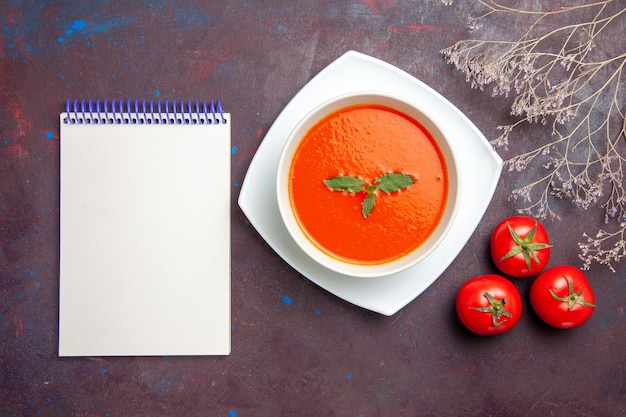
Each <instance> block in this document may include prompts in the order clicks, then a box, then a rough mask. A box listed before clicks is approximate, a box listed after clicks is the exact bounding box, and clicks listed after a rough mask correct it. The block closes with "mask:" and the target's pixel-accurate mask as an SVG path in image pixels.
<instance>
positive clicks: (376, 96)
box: [276, 90, 461, 278]
mask: <svg viewBox="0 0 626 417" xmlns="http://www.w3.org/2000/svg"><path fill="white" fill-rule="evenodd" d="M368 97H369V99H368ZM372 98H373V99H372ZM358 104H365V105H367V104H373V105H381V106H384V107H389V108H392V109H394V110H396V111H399V112H401V113H402V114H404V115H406V116H408V117H410V118H411V119H412V120H415V121H416V122H418V123H419V124H420V125H421V126H423V127H424V128H425V129H426V130H427V131H428V132H429V133H430V135H431V136H432V138H433V139H434V140H435V142H436V144H437V146H438V147H439V150H440V152H441V153H442V154H443V155H444V161H445V163H446V170H447V173H448V175H447V176H448V196H447V201H446V208H445V210H444V213H443V216H442V219H441V220H440V222H439V225H438V226H437V228H436V229H435V231H433V233H431V235H430V236H429V237H428V238H427V239H426V240H425V241H424V243H423V244H422V245H420V246H418V247H417V248H416V249H414V250H413V251H411V252H409V253H408V254H406V255H404V256H402V257H400V258H398V259H394V260H392V261H389V262H383V263H377V264H358V263H352V262H348V261H343V260H340V259H338V258H336V257H333V256H332V255H331V254H329V253H327V252H326V251H324V250H323V249H322V248H319V247H318V246H317V245H316V244H315V243H313V242H312V241H311V239H310V238H309V237H308V236H307V235H306V232H305V231H304V230H302V227H301V226H300V224H299V222H298V220H297V218H296V214H295V212H294V210H293V207H292V205H291V202H290V198H289V181H288V178H289V172H290V169H291V157H292V155H293V154H294V152H295V150H296V149H297V148H298V145H299V142H300V138H301V137H302V136H303V135H304V133H305V132H307V131H308V130H309V129H310V128H311V127H313V126H314V125H315V124H316V123H317V122H318V121H319V120H321V119H322V118H323V117H325V116H326V115H328V114H330V113H332V112H335V111H337V110H339V109H342V108H345V107H349V106H351V105H358ZM407 110H409V111H407ZM416 115H418V116H419V117H415V116H416ZM442 148H443V149H442ZM458 166H459V165H458V160H457V156H456V155H455V151H454V147H453V146H452V145H451V144H450V142H449V139H448V137H447V136H446V135H445V127H443V126H440V125H439V124H437V123H436V122H434V121H433V120H432V118H431V117H430V116H429V115H428V111H427V110H426V109H422V108H419V107H417V106H415V105H414V104H412V103H411V102H408V101H407V100H406V99H404V98H403V97H402V96H399V95H395V94H390V93H387V92H382V91H375V90H362V91H353V92H350V93H346V94H340V95H337V96H334V97H332V98H330V99H328V100H325V101H324V102H322V103H320V104H319V105H317V106H315V107H314V108H313V109H311V110H310V111H309V112H307V113H306V114H305V115H304V116H303V117H302V119H301V120H300V121H298V123H297V124H296V125H295V127H294V128H293V129H292V130H291V132H290V133H289V136H288V138H287V140H286V142H285V144H284V146H283V148H282V150H281V154H280V158H279V161H278V169H277V175H276V199H277V202H278V208H279V212H280V217H281V219H282V223H283V226H284V227H285V228H286V229H287V231H288V233H289V235H290V236H291V238H292V239H293V240H294V241H295V243H296V244H297V245H298V247H299V248H300V249H301V250H302V251H303V252H304V253H305V254H306V255H307V256H308V257H309V258H311V259H312V260H313V261H315V262H317V263H318V264H319V265H321V266H322V267H325V268H327V269H330V270H332V271H334V272H336V273H339V274H343V275H347V276H352V277H357V278H378V277H384V276H388V275H393V274H396V273H398V272H401V271H403V270H405V269H408V268H410V267H412V266H414V265H415V264H417V263H418V262H420V261H421V260H423V259H424V258H426V257H427V256H428V255H429V254H430V253H432V252H433V251H434V250H435V248H437V246H439V244H440V243H441V242H442V241H443V240H444V238H445V237H446V235H447V234H448V233H449V231H450V229H451V227H452V225H453V223H454V219H455V217H456V214H457V212H458V208H459V203H460V200H461V175H460V173H459V170H458ZM444 218H445V223H444ZM435 235H436V236H435ZM426 244H428V245H429V246H426ZM420 248H422V252H421V253H420V254H418V255H416V252H418V251H420Z"/></svg>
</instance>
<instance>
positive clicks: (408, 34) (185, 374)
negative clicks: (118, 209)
mask: <svg viewBox="0 0 626 417" xmlns="http://www.w3.org/2000/svg"><path fill="white" fill-rule="evenodd" d="M518 3H519V2H518ZM523 3H524V4H523V5H529V6H530V7H534V8H537V9H538V8H541V7H543V8H544V9H546V8H548V9H549V8H555V7H558V6H559V5H560V4H561V3H560V2H549V1H542V2H539V1H536V2H523ZM479 9H480V6H479V5H477V4H476V3H475V2H473V1H458V2H457V3H455V4H453V5H451V6H445V5H443V4H442V3H441V2H440V1H435V0H425V1H408V0H397V1H396V0H350V1H345V2H337V1H331V0H321V1H316V2H304V1H291V0H283V1H272V2H270V1H253V0H251V1H248V2H246V1H243V0H242V1H223V2H218V1H211V2H205V1H181V2H166V1H161V0H154V1H151V2H150V1H117V2H116V1H93V2H89V3H87V2H78V1H57V2H38V1H21V2H20V1H4V2H2V3H0V22H1V23H2V31H1V32H0V97H1V101H0V104H1V105H0V243H1V247H0V329H1V332H2V333H1V334H2V338H1V340H0V415H2V416H39V415H41V416H76V417H79V416H85V417H86V416H100V417H104V416H109V417H113V416H224V417H244V416H353V417H358V416H363V417H371V416H621V415H626V331H625V324H626V317H625V316H624V305H625V303H626V302H625V299H626V277H625V274H626V269H625V265H624V264H623V263H620V264H617V266H616V272H615V273H613V272H611V271H609V270H608V269H607V268H605V267H601V266H595V265H594V266H593V267H592V269H591V270H590V271H589V272H588V277H589V279H590V281H591V283H592V286H593V288H594V290H595V293H596V299H597V301H598V307H597V309H596V311H595V313H594V315H593V316H592V317H591V319H590V321H589V322H587V323H586V324H585V325H584V326H582V327H580V328H577V329H574V330H569V331H558V330H556V329H552V328H549V327H548V326H546V325H544V324H542V323H541V322H540V321H539V319H538V318H537V317H536V316H535V315H534V314H533V313H532V312H531V310H530V308H528V307H529V306H528V298H527V292H528V288H529V285H530V282H531V280H530V279H529V280H516V281H515V284H516V285H517V286H518V288H519V289H520V290H521V292H522V295H523V298H524V302H525V307H526V311H525V314H524V316H523V317H522V320H521V321H520V323H519V324H518V326H517V327H516V328H515V329H514V330H512V331H511V332H509V333H507V334H505V335H501V336H498V337H493V338H481V337H477V336H473V335H471V334H470V333H468V332H467V331H466V330H464V329H463V328H462V326H461V325H460V324H459V322H458V320H457V318H456V315H455V312H454V307H453V302H454V297H455V294H456V291H457V289H458V288H459V286H460V285H461V284H462V283H463V282H464V281H465V280H467V279H469V278H470V277H472V276H474V275H479V274H483V273H490V272H496V270H495V267H494V265H493V263H492V261H491V260H490V257H489V252H488V250H489V248H488V238H489V235H490V233H491V230H492V229H493V227H494V226H495V225H496V224H497V223H498V222H499V220H501V219H502V218H504V217H506V216H509V215H512V214H515V212H516V209H518V208H519V207H521V206H520V204H521V203H520V202H515V201H510V200H509V199H508V196H509V194H510V192H511V190H512V189H513V188H515V187H516V186H519V185H521V184H522V183H523V181H524V178H523V176H521V175H517V174H509V173H508V172H506V171H503V175H502V177H501V180H500V183H499V186H498V188H497V190H496V192H495V195H494V197H493V200H492V202H491V204H490V206H489V208H488V210H487V213H486V215H485V216H484V218H483V219H482V221H481V222H480V224H479V226H478V228H477V229H476V231H475V232H474V234H473V235H472V238H471V239H470V241H469V242H468V243H467V245H466V247H465V248H464V249H463V251H462V252H461V253H460V255H459V257H458V258H457V259H456V260H455V261H454V262H453V263H452V264H451V265H450V267H449V268H448V269H447V270H446V271H445V273H444V274H443V275H442V276H441V277H440V278H439V279H438V280H437V281H436V282H435V283H434V284H433V285H432V286H431V287H430V288H429V289H428V290H426V291H425V292H424V293H423V294H422V295H420V296H419V297H418V298H417V299H415V300H414V301H413V302H412V303H410V304H409V305H407V306H406V307H405V308H403V309H402V310H401V311H400V312H398V313H397V314H395V315H394V316H392V317H385V316H381V315H378V314H376V313H372V312H369V311H366V310H363V309H360V308H359V307H355V306H353V305H350V304H348V303H346V302H344V301H342V300H341V299H339V298H337V297H335V296H333V295H331V294H329V293H327V292H325V291H324V290H322V289H320V288H318V287H317V286H316V285H314V284H312V283H310V282H309V281H308V280H307V279H306V278H304V277H302V276H301V275H299V274H298V273H296V272H295V271H294V270H293V269H291V267H289V266H288V265H287V264H286V263H285V262H284V261H282V260H281V259H280V258H279V257H278V256H277V255H276V254H275V253H274V252H273V251H272V249H271V248H270V247H269V246H268V245H267V244H266V243H265V242H264V241H263V240H262V239H261V238H260V236H259V235H258V234H257V232H256V231H255V230H254V228H253V227H251V225H250V224H249V223H248V222H247V220H246V218H245V217H244V216H243V214H242V213H241V210H240V209H239V207H238V206H237V203H236V202H237V198H238V195H239V187H240V185H241V183H242V181H243V179H244V176H245V173H246V170H247V168H248V165H249V163H250V161H251V159H252V157H253V155H254V153H255V151H256V149H257V148H258V146H259V144H260V143H261V141H262V139H263V136H264V135H265V133H266V132H267V131H268V129H269V127H270V126H271V124H272V122H273V121H274V119H275V118H276V117H277V116H278V114H279V113H280V111H281V110H282V108H283V107H284V106H285V105H286V104H287V103H288V102H289V100H290V99H291V98H292V97H293V95H294V94H295V93H296V92H297V91H298V90H299V89H300V88H301V87H302V86H303V85H304V84H305V83H306V82H307V81H308V80H309V79H311V77H313V76H314V75H315V74H316V73H318V72H319V71H320V70H321V69H322V68H324V67H325V66H326V65H328V64H329V63H331V62H332V61H333V60H335V59H336V58H337V57H339V56H340V55H342V54H343V53H344V52H346V51H347V50H350V49H353V50H357V51H359V52H363V53H366V54H369V55H372V56H374V57H376V58H380V59H383V60H385V61H387V62H389V63H391V64H393V65H396V66H397V67H399V68H401V69H403V70H405V71H407V72H409V73H410V74H412V75H414V76H415V77H417V78H419V79H421V80H422V81H424V82H426V83H427V84H429V85H430V86H432V87H433V88H434V89H435V90H437V91H439V92H440V93H441V94H443V95H444V96H445V97H447V98H448V99H449V100H450V101H451V102H453V103H454V104H455V105H456V106H458V107H459V108H460V109H461V110H462V111H463V112H464V113H465V114H466V115H467V116H468V117H469V118H470V119H471V120H472V121H473V122H474V123H475V124H476V125H477V126H478V127H479V128H480V129H481V130H482V131H483V132H484V133H485V135H486V136H487V137H488V138H490V139H493V138H494V137H495V136H497V135H498V134H499V133H498V131H497V130H496V126H497V125H498V124H502V123H508V122H510V121H511V119H510V118H509V116H508V113H509V110H508V108H507V104H508V101H507V100H506V99H504V98H498V99H491V98H490V95H489V94H488V93H487V92H484V93H481V92H479V91H475V90H471V89H470V88H469V85H467V84H466V83H465V76H464V75H463V74H461V73H460V72H458V71H456V70H454V69H453V68H452V67H451V66H449V65H447V64H446V63H445V62H444V60H443V58H442V56H441V55H440V53H439V51H440V50H441V49H442V48H444V47H447V46H450V45H452V44H453V43H454V42H456V41H457V40H460V39H465V38H468V37H470V36H474V35H473V34H472V33H470V32H469V31H468V29H467V27H466V23H467V17H468V15H470V14H474V15H475V14H476V13H477V12H478V10H479ZM519 24H520V26H523V25H524V22H523V21H522V20H520V22H519ZM513 29H514V28H513ZM485 30H486V33H487V34H489V35H490V36H493V37H496V38H497V37H502V36H505V35H507V34H508V33H509V32H510V31H511V30H512V28H511V27H510V26H509V25H505V24H500V23H499V22H498V21H497V19H495V18H494V19H490V20H489V21H488V22H487V26H486V27H485ZM157 97H158V98H160V99H181V98H182V99H192V100H195V99H206V98H220V99H221V100H222V102H223V105H224V107H225V108H226V110H227V111H229V112H230V113H232V116H233V125H232V145H233V155H232V220H231V221H232V242H231V246H232V326H233V329H232V353H231V355H230V356H226V357H166V358H164V357H152V358H144V357H138V358H63V359H61V358H59V357H58V355H57V343H58V336H57V332H58V323H57V319H58V317H57V316H58V286H59V284H58V270H59V269H58V256H59V240H58V233H59V122H58V115H59V113H60V112H61V111H63V109H64V102H65V100H66V99H74V98H77V99H82V98H85V99H91V98H101V99H105V98H108V99H127V98H133V99H134V98H140V99H142V98H146V99H152V98H157ZM547 134H548V132H547V131H546V130H542V129H541V128H540V127H534V126H528V127H524V128H523V129H522V130H520V131H519V132H518V133H517V135H518V136H517V138H518V140H519V141H520V143H522V142H523V141H533V140H541V137H542V135H543V136H544V137H545V135H547ZM517 146H518V145H515V144H514V145H512V146H511V148H510V149H509V151H508V152H502V153H501V155H502V156H503V157H504V158H506V157H507V155H508V156H510V155H512V154H514V153H515V151H516V150H518V149H519V148H517ZM531 174H532V173H531ZM470 190H471V188H470ZM556 207H557V208H558V210H559V214H560V215H561V217H562V219H561V221H546V227H547V229H548V231H549V233H550V236H551V238H552V241H553V244H554V249H553V252H552V260H551V265H558V264H566V263H567V264H573V265H575V266H581V265H582V262H581V261H580V260H579V259H578V246H577V242H579V241H581V240H582V233H583V232H584V231H587V232H594V231H596V230H598V228H601V227H603V222H602V217H603V213H602V211H601V210H599V209H590V210H588V211H583V210H581V209H577V208H575V207H574V206H573V205H571V204H569V203H557V205H556Z"/></svg>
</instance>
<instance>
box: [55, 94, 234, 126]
mask: <svg viewBox="0 0 626 417" xmlns="http://www.w3.org/2000/svg"><path fill="white" fill-rule="evenodd" d="M65 113H66V114H65V118H64V119H63V123H67V124H186V125H187V124H193V125H195V124H225V123H227V119H226V116H225V115H224V113H225V112H224V109H223V108H222V103H221V102H220V101H219V100H215V101H213V100H210V101H208V102H207V101H206V100H204V101H202V102H200V101H199V100H196V102H195V103H193V102H192V101H191V100H188V101H187V103H185V101H184V100H180V101H177V100H173V101H172V102H170V101H169V100H165V102H162V101H161V100H158V101H156V102H155V101H154V100H141V102H140V101H139V100H135V101H134V102H133V101H131V100H130V99H127V100H104V101H102V100H96V101H94V100H89V101H85V100H81V101H78V100H67V102H66V103H65Z"/></svg>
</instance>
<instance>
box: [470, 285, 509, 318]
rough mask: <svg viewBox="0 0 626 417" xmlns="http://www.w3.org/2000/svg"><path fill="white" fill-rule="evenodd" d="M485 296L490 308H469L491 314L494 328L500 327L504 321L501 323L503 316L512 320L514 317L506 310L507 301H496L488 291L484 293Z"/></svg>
mask: <svg viewBox="0 0 626 417" xmlns="http://www.w3.org/2000/svg"><path fill="white" fill-rule="evenodd" d="M483 296H484V297H485V298H486V299H487V301H489V306H488V307H469V308H470V310H476V311H480V312H483V313H491V320H492V322H493V325H494V326H500V325H501V324H502V323H504V321H506V320H504V319H503V320H502V321H500V319H501V318H502V316H504V317H508V318H512V317H513V315H512V314H511V313H510V312H509V311H507V310H506V309H505V308H504V305H505V304H506V300H505V299H504V298H503V299H502V300H496V299H495V298H494V297H493V296H492V295H491V294H489V293H488V292H487V291H485V292H484V293H483Z"/></svg>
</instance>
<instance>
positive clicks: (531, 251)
mask: <svg viewBox="0 0 626 417" xmlns="http://www.w3.org/2000/svg"><path fill="white" fill-rule="evenodd" d="M506 225H507V227H508V228H509V233H510V234H511V239H513V242H515V244H516V245H517V246H516V247H514V248H513V249H511V250H510V251H509V253H507V254H506V255H504V256H503V257H502V258H500V260H501V261H503V260H505V259H508V258H511V257H513V256H515V255H517V254H518V253H522V254H523V256H524V261H525V262H526V267H528V269H530V268H531V265H530V260H531V258H532V260H533V261H535V263H536V264H537V265H539V264H540V262H539V259H538V258H537V254H536V253H535V252H536V251H538V250H542V249H547V248H550V247H551V245H548V244H547V243H533V242H531V241H532V240H533V237H534V236H535V231H536V230H537V223H535V225H534V226H533V227H532V229H530V230H529V231H528V233H526V236H524V239H522V238H521V237H520V236H519V235H518V234H517V233H516V232H515V230H513V228H512V227H511V225H510V224H509V222H506Z"/></svg>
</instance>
